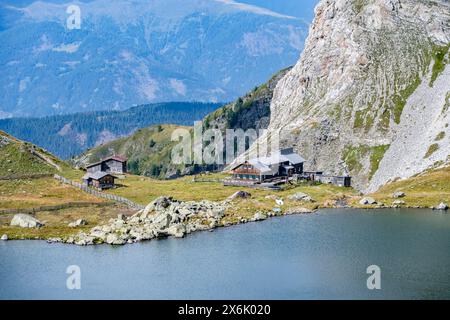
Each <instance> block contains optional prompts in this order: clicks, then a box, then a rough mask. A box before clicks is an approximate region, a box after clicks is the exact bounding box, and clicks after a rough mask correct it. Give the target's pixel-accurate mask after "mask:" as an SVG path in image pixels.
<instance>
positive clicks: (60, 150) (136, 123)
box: [0, 102, 222, 159]
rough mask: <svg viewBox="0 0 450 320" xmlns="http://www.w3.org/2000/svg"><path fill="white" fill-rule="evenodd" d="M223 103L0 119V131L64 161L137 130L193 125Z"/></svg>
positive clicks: (175, 104) (161, 104)
mask: <svg viewBox="0 0 450 320" xmlns="http://www.w3.org/2000/svg"><path fill="white" fill-rule="evenodd" d="M221 105H222V104H219V103H200V102H170V103H157V104H149V105H142V106H137V107H133V108H130V109H128V110H125V111H96V112H87V113H75V114H70V115H58V116H49V117H44V118H11V119H2V120H0V129H1V130H4V131H5V132H7V133H9V134H11V135H13V136H15V137H18V138H19V139H22V140H25V141H30V142H32V143H34V144H36V145H39V146H41V147H43V148H45V149H47V150H48V151H50V152H52V153H53V154H55V155H57V156H59V157H60V158H63V159H68V158H70V157H72V156H74V155H78V154H80V153H82V152H83V151H84V150H86V149H88V148H92V147H94V146H97V145H101V144H103V143H106V142H109V141H111V140H114V139H117V138H119V137H122V136H127V135H130V134H132V133H133V132H135V131H136V130H137V129H139V128H144V127H148V126H150V125H153V124H162V123H171V124H177V125H193V122H194V121H196V120H200V119H202V118H203V117H204V116H205V115H206V114H208V113H209V112H211V111H213V110H215V109H217V108H218V107H219V106H221Z"/></svg>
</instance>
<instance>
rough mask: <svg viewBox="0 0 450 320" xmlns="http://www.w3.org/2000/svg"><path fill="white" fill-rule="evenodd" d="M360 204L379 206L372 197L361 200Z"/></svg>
mask: <svg viewBox="0 0 450 320" xmlns="http://www.w3.org/2000/svg"><path fill="white" fill-rule="evenodd" d="M359 203H360V204H362V205H368V204H369V205H370V204H377V202H376V200H375V199H374V198H371V197H364V198H362V199H361V200H359Z"/></svg>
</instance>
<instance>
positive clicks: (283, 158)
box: [228, 148, 305, 184]
mask: <svg viewBox="0 0 450 320" xmlns="http://www.w3.org/2000/svg"><path fill="white" fill-rule="evenodd" d="M304 162H305V159H303V158H302V157H301V156H299V155H298V154H296V153H294V150H293V148H288V149H283V150H281V151H279V152H276V153H273V154H271V155H270V156H269V157H260V158H254V159H250V160H248V161H245V162H243V163H240V164H238V165H236V166H234V167H232V168H231V172H232V174H233V176H232V178H230V179H229V181H230V182H231V183H228V184H232V181H236V184H240V183H239V182H240V181H246V182H248V183H247V184H252V183H253V184H255V183H263V182H266V181H273V180H276V179H283V178H289V177H291V176H293V175H294V174H301V173H302V172H303V163H304Z"/></svg>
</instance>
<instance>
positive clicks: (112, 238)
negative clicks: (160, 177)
mask: <svg viewBox="0 0 450 320" xmlns="http://www.w3.org/2000/svg"><path fill="white" fill-rule="evenodd" d="M226 206H227V205H226V204H225V203H222V202H212V201H206V200H203V201H200V202H194V201H186V202H183V201H178V200H174V199H173V198H171V197H159V198H157V199H156V200H154V201H153V202H151V203H150V204H149V205H147V206H146V208H145V209H143V210H140V211H138V212H137V213H136V214H134V215H133V216H131V217H128V218H127V217H124V216H119V217H118V218H117V219H111V220H110V221H109V223H108V224H106V225H102V226H96V227H94V228H92V229H91V230H90V232H88V233H85V232H80V233H79V234H78V235H76V236H75V237H71V238H69V239H67V240H66V242H67V243H74V244H78V245H90V244H96V243H108V244H112V245H122V244H125V243H133V242H139V241H143V240H151V239H155V238H161V237H167V236H174V237H177V238H182V237H184V236H185V235H186V234H189V233H191V232H194V231H201V230H209V229H213V228H215V227H217V226H218V225H219V223H220V221H221V219H222V217H223V216H224V215H225V209H226Z"/></svg>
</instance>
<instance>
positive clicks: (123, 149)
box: [0, 68, 290, 178]
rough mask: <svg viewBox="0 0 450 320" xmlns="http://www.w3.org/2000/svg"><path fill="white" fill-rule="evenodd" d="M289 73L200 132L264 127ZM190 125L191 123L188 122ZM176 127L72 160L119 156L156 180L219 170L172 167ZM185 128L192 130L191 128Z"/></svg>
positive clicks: (218, 114) (221, 112)
mask: <svg viewBox="0 0 450 320" xmlns="http://www.w3.org/2000/svg"><path fill="white" fill-rule="evenodd" d="M289 70H290V68H287V69H284V70H281V71H279V72H277V73H276V74H275V75H273V76H272V78H271V79H270V80H269V81H267V82H266V83H264V84H262V85H261V86H259V87H255V88H254V89H253V90H252V91H251V92H249V93H247V94H246V95H245V96H243V97H240V98H239V99H237V100H236V101H235V102H233V103H230V104H227V105H225V106H223V107H221V108H219V109H217V110H215V111H214V112H211V113H210V114H208V115H207V116H205V117H204V119H203V127H204V129H207V128H219V129H220V130H221V131H222V132H223V133H225V130H226V129H236V128H241V129H243V130H247V129H250V128H253V129H265V128H267V126H268V124H269V121H268V120H269V117H270V102H271V100H272V95H273V90H274V88H275V86H276V84H277V83H278V81H279V80H280V79H281V78H282V77H283V76H284V75H286V73H287V72H288V71H289ZM0 123H1V122H0ZM191 124H193V123H192V122H191ZM177 128H178V126H175V125H157V126H152V127H149V128H145V129H141V130H138V131H137V132H136V133H134V134H132V135H130V136H127V137H124V138H121V139H117V140H114V141H110V142H108V143H105V144H103V145H100V146H97V147H95V148H92V149H90V150H87V151H86V152H84V153H83V154H81V155H79V156H77V157H76V158H75V159H73V163H74V164H75V165H77V166H81V167H84V166H86V164H88V163H92V162H96V161H98V160H99V159H101V158H104V157H106V156H109V155H111V154H120V155H124V156H126V157H128V159H129V161H128V169H129V170H130V172H132V173H134V174H139V175H146V176H153V177H158V178H174V177H177V176H180V175H187V174H194V173H198V172H202V171H207V170H208V171H211V170H217V169H220V168H221V167H219V166H208V165H193V164H188V165H174V164H172V163H171V152H172V148H173V147H174V146H175V145H176V144H177V143H176V142H172V141H171V134H172V132H173V131H174V130H175V129H177ZM185 128H187V129H189V130H192V127H185ZM191 134H193V131H191ZM224 137H225V135H224Z"/></svg>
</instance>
